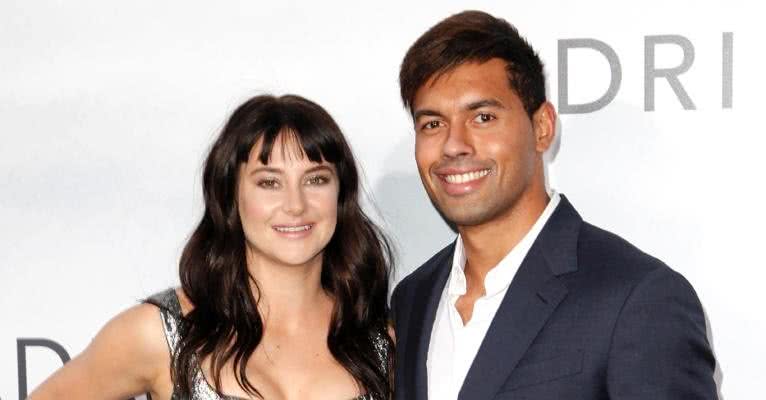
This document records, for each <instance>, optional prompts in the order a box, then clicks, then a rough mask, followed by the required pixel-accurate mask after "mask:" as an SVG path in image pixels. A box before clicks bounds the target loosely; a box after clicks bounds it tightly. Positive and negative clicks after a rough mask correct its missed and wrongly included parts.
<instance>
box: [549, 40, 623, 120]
mask: <svg viewBox="0 0 766 400" xmlns="http://www.w3.org/2000/svg"><path fill="white" fill-rule="evenodd" d="M580 48H588V49H593V50H596V51H598V52H599V53H601V54H602V55H603V56H604V57H605V58H606V60H607V61H608V62H609V69H610V70H611V76H610V80H609V88H608V89H607V90H606V92H605V93H604V94H603V95H602V96H601V97H600V98H598V99H596V100H595V101H592V102H590V103H584V104H569V49H580ZM558 57H559V113H560V114H586V113H591V112H594V111H597V110H600V109H602V108H604V107H605V106H606V105H607V104H609V103H611V102H612V100H614V98H615V96H617V92H618V91H619V90H620V83H621V81H622V66H621V65H620V59H619V58H618V57H617V53H616V52H615V51H614V49H612V48H611V47H609V45H608V44H606V43H604V42H602V41H600V40H597V39H560V40H559V42H558Z"/></svg>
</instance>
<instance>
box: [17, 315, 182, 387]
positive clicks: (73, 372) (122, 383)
mask: <svg viewBox="0 0 766 400" xmlns="http://www.w3.org/2000/svg"><path fill="white" fill-rule="evenodd" d="M169 365H170V354H169V350H168V347H167V342H166V341H165V336H164V334H163V330H162V325H161V321H160V316H159V310H158V309H157V307H155V306H152V305H149V304H141V305H137V306H135V307H132V308H130V309H128V310H126V311H124V312H122V313H121V314H119V315H117V316H116V317H114V318H113V319H112V320H111V321H109V322H108V323H107V324H106V325H105V326H104V327H103V328H102V329H101V331H100V332H99V333H98V334H97V335H96V337H95V338H94V339H93V341H92V342H91V343H90V345H88V347H87V348H86V349H85V351H83V352H82V354H80V355H78V356H77V357H75V358H74V359H72V361H70V362H68V363H67V364H66V365H64V366H63V367H62V368H61V369H59V370H58V371H56V373H54V374H53V375H51V376H50V377H49V378H48V379H47V380H46V381H45V382H43V383H42V384H41V385H40V386H39V387H38V388H37V389H35V391H33V392H32V394H31V395H29V398H28V399H29V400H47V399H94V400H95V399H101V400H111V399H114V400H124V399H127V398H130V397H132V396H135V395H138V394H142V393H146V392H154V393H157V392H158V388H160V389H161V387H165V388H169V387H170V385H169ZM165 381H167V382H165ZM163 383H165V384H164V385H163ZM166 390H167V389H166ZM160 391H161V390H160Z"/></svg>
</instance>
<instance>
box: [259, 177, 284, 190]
mask: <svg viewBox="0 0 766 400" xmlns="http://www.w3.org/2000/svg"><path fill="white" fill-rule="evenodd" d="M278 186H279V181H277V180H276V179H261V180H259V181H258V187H262V188H264V189H276V188H277V187H278Z"/></svg>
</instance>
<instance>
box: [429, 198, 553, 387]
mask: <svg viewBox="0 0 766 400" xmlns="http://www.w3.org/2000/svg"><path fill="white" fill-rule="evenodd" d="M559 201H560V196H559V194H558V193H556V192H552V193H551V194H550V201H549V202H548V205H547V206H546V207H545V210H543V212H542V214H540V216H539V217H538V218H537V221H536V222H535V223H534V225H532V228H531V229H530V230H529V232H527V234H526V235H524V237H523V238H522V239H521V241H520V242H519V243H518V244H517V245H516V246H515V247H514V248H513V249H511V251H510V252H509V253H508V254H506V256H505V257H503V259H502V260H500V262H499V263H498V264H497V265H496V266H495V267H494V268H492V269H491V270H490V271H489V272H488V273H487V276H486V278H484V288H485V289H486V294H485V295H484V296H482V297H480V298H478V299H477V300H476V303H474V306H473V315H472V316H471V319H470V320H469V321H468V323H467V324H465V325H463V320H462V318H460V314H459V313H458V311H457V308H456V307H455V302H457V300H458V298H459V297H460V296H462V295H464V294H465V293H466V280H465V272H464V271H463V269H464V268H465V261H466V260H465V252H464V249H463V240H462V238H461V237H460V235H458V237H457V241H456V243H455V255H454V257H453V259H452V270H451V271H450V275H449V278H448V281H447V285H446V286H445V288H444V291H443V292H442V295H441V299H440V300H439V307H438V309H437V311H436V320H435V321H434V326H433V330H432V331H431V342H430V345H429V347H428V360H427V362H426V368H427V371H428V398H429V399H431V400H455V399H457V396H458V393H459V392H460V388H461V387H462V386H463V381H464V380H465V377H466V375H467V374H468V370H469V368H471V364H472V363H473V359H474V358H475V357H476V353H477V352H478V351H479V346H480V345H481V342H482V340H484V336H485V335H486V334H487V330H488V329H489V325H490V323H491V322H492V319H493V318H494V317H495V313H497V309H498V308H499V307H500V303H501V302H502V301H503V298H504V297H505V293H506V292H507V291H508V287H509V286H510V284H511V280H513V277H514V275H516V271H517V270H518V269H519V266H520V265H521V262H522V261H523V260H524V257H526V255H527V252H528V251H529V248H530V247H531V246H532V243H534V241H535V239H537V235H538V234H539V233H540V231H541V230H542V228H543V226H544V225H545V223H546V221H548V218H550V216H551V214H552V213H553V210H555V209H556V206H557V205H558V204H559Z"/></svg>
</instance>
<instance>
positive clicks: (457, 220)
mask: <svg viewBox="0 0 766 400" xmlns="http://www.w3.org/2000/svg"><path fill="white" fill-rule="evenodd" d="M437 208H438V209H439V213H440V214H441V215H442V216H443V217H444V218H445V219H446V220H447V221H448V222H450V223H452V224H454V225H457V226H476V225H481V224H483V223H485V222H487V221H488V220H490V219H492V216H491V215H490V213H489V212H488V210H485V209H483V208H481V207H478V204H477V205H476V206H471V205H462V206H459V207H455V206H443V205H438V206H437Z"/></svg>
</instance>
